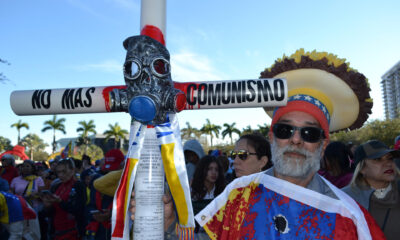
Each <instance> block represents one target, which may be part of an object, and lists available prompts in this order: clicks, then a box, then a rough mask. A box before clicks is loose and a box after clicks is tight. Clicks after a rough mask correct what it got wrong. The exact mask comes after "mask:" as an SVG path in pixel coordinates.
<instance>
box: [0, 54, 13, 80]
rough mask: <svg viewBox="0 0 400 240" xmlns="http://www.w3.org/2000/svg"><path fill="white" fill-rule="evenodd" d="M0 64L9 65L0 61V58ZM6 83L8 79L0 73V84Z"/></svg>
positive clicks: (2, 60)
mask: <svg viewBox="0 0 400 240" xmlns="http://www.w3.org/2000/svg"><path fill="white" fill-rule="evenodd" d="M0 63H4V64H6V65H11V64H10V63H9V62H7V61H6V60H4V59H1V58H0ZM7 81H9V79H8V78H7V77H6V75H4V74H3V73H2V72H0V82H2V83H5V82H7Z"/></svg>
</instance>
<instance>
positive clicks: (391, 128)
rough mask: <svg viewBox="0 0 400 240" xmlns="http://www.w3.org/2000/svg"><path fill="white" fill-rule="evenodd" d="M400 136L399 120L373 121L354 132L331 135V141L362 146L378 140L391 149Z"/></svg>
mask: <svg viewBox="0 0 400 240" xmlns="http://www.w3.org/2000/svg"><path fill="white" fill-rule="evenodd" d="M398 135H400V119H393V120H374V121H371V122H368V123H367V124H365V125H364V126H363V127H362V128H360V129H357V130H354V131H349V132H345V131H340V132H337V133H333V134H331V141H342V142H344V143H347V142H353V143H354V144H362V143H364V142H367V141H369V140H373V139H375V140H379V141H382V142H383V143H385V144H386V145H388V146H389V147H393V145H394V139H395V138H396V136H398Z"/></svg>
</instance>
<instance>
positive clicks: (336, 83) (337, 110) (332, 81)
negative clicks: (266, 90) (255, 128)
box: [260, 49, 372, 132]
mask: <svg viewBox="0 0 400 240" xmlns="http://www.w3.org/2000/svg"><path fill="white" fill-rule="evenodd" d="M260 78H285V79H287V84H288V105H287V106H286V107H281V108H288V107H290V105H291V104H292V105H293V103H294V102H297V103H299V102H300V103H306V104H308V105H307V106H305V107H304V106H303V108H304V109H305V110H306V111H309V110H308V109H310V108H316V109H319V110H320V112H321V113H322V114H323V116H324V117H326V119H327V122H328V123H327V124H328V126H329V127H328V126H326V128H329V132H334V131H339V130H343V129H350V130H352V129H356V128H360V127H361V126H362V125H363V123H364V122H365V121H366V120H367V119H368V116H369V114H371V108H372V99H371V98H370V95H369V91H370V88H369V84H368V80H367V79H366V77H365V76H364V75H363V74H361V73H359V72H357V71H356V70H354V69H352V68H350V67H349V63H347V62H346V60H345V59H340V58H338V57H337V56H336V55H333V54H329V53H326V52H316V51H315V50H314V51H313V52H305V51H304V49H300V50H297V51H296V52H295V53H294V54H293V55H291V56H290V57H286V56H283V58H282V59H278V60H276V61H275V64H274V65H273V66H272V67H271V68H268V69H265V70H264V71H263V72H261V77H260ZM292 101H293V103H291V102H292ZM301 101H302V102H301ZM297 105H302V104H297ZM303 105H304V104H303ZM311 105H312V106H311ZM310 106H311V107H310ZM279 109H280V108H275V109H273V108H264V110H265V111H266V112H267V113H268V115H269V116H270V117H271V118H273V123H274V114H276V112H277V110H279ZM292 111H293V109H292ZM275 117H276V116H275ZM273 123H272V125H273ZM322 127H323V126H322ZM323 128H324V127H323Z"/></svg>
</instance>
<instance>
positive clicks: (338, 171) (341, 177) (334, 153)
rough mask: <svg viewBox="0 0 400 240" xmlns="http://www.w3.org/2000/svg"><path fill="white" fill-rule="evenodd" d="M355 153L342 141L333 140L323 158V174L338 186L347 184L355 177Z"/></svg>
mask: <svg viewBox="0 0 400 240" xmlns="http://www.w3.org/2000/svg"><path fill="white" fill-rule="evenodd" d="M352 159H353V154H352V153H351V151H350V149H349V148H348V147H347V146H346V145H345V144H344V143H342V142H331V143H329V144H328V146H327V147H326V148H325V152H324V156H323V158H322V164H321V165H322V166H324V167H321V170H320V171H319V172H318V173H319V174H320V175H321V176H323V177H324V178H326V179H327V180H328V181H330V182H331V183H332V184H333V185H335V186H336V187H338V188H343V187H345V186H347V185H348V184H349V183H350V181H351V178H352V177H353V170H352V168H353V167H352V165H353V160H352Z"/></svg>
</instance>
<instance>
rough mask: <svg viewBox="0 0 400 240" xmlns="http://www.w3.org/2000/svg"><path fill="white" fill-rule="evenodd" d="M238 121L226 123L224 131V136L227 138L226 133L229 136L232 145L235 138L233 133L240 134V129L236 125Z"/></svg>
mask: <svg viewBox="0 0 400 240" xmlns="http://www.w3.org/2000/svg"><path fill="white" fill-rule="evenodd" d="M235 125H236V123H232V124H228V123H224V127H225V129H224V130H223V131H222V138H225V136H226V135H228V136H229V138H230V139H231V145H232V144H233V139H232V135H233V134H234V133H236V134H237V135H240V130H239V129H237V128H236V127H235Z"/></svg>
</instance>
